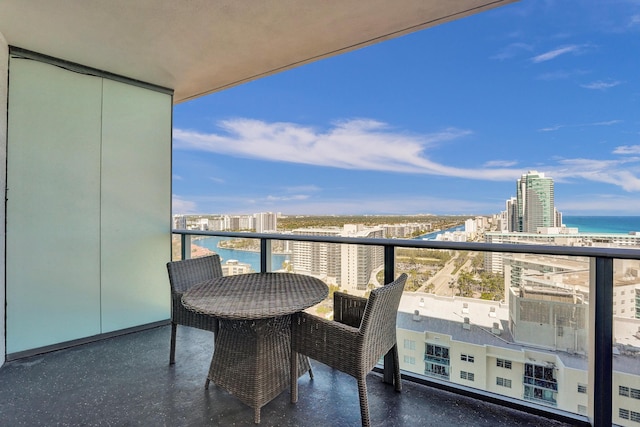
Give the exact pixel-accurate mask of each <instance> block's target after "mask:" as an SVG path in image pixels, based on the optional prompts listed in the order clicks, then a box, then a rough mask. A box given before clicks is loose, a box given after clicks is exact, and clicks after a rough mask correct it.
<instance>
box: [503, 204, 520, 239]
mask: <svg viewBox="0 0 640 427" xmlns="http://www.w3.org/2000/svg"><path fill="white" fill-rule="evenodd" d="M506 208H507V210H506V215H505V216H506V219H507V227H506V230H507V231H518V227H519V225H518V224H519V222H518V199H516V198H515V197H512V198H510V199H509V200H507V202H506Z"/></svg>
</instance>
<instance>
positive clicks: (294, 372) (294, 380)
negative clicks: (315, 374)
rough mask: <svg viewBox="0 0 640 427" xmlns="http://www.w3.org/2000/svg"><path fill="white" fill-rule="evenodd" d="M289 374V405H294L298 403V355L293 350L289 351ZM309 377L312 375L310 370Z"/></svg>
mask: <svg viewBox="0 0 640 427" xmlns="http://www.w3.org/2000/svg"><path fill="white" fill-rule="evenodd" d="M289 374H290V381H291V387H290V392H291V403H296V402H297V401H298V353H296V352H295V351H293V350H292V351H291V369H290V371H289ZM309 375H312V374H311V369H309Z"/></svg>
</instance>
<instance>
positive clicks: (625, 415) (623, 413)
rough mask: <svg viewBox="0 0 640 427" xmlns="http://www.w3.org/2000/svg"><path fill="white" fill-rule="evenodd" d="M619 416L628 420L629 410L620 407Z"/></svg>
mask: <svg viewBox="0 0 640 427" xmlns="http://www.w3.org/2000/svg"><path fill="white" fill-rule="evenodd" d="M618 416H619V417H620V418H624V419H625V420H628V419H629V410H628V409H622V408H620V409H619V410H618Z"/></svg>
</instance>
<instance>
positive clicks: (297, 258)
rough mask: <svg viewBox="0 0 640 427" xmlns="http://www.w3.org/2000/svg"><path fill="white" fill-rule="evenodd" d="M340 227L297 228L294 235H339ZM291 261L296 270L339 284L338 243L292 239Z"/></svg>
mask: <svg viewBox="0 0 640 427" xmlns="http://www.w3.org/2000/svg"><path fill="white" fill-rule="evenodd" d="M341 230H342V229H341V228H338V227H326V228H299V229H295V230H293V231H292V234H295V235H309V236H339V235H340V233H341ZM291 250H292V251H291V263H292V265H293V269H294V271H296V272H299V273H303V274H310V275H314V276H319V277H322V278H323V279H324V280H325V281H326V282H327V283H329V284H337V285H339V284H340V279H341V277H340V263H341V253H340V245H338V244H334V243H324V242H304V241H297V240H296V241H294V242H292V244H291Z"/></svg>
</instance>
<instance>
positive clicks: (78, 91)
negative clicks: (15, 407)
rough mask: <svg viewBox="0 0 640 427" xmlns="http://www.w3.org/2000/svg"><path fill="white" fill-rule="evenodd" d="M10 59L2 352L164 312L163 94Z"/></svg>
mask: <svg viewBox="0 0 640 427" xmlns="http://www.w3.org/2000/svg"><path fill="white" fill-rule="evenodd" d="M10 60H11V64H10V68H11V73H10V83H9V91H10V94H9V98H10V105H9V109H10V112H11V114H10V116H9V120H8V123H7V125H6V128H7V129H8V134H7V138H6V146H7V151H6V152H7V159H8V170H7V186H8V187H9V190H8V201H7V210H6V212H7V214H6V217H7V218H6V219H7V222H6V224H7V226H6V227H7V232H6V247H7V250H6V265H5V270H6V286H5V287H6V302H7V306H6V328H5V329H6V349H5V350H6V352H7V354H8V355H9V357H10V358H12V357H20V356H21V355H20V353H23V352H29V351H31V350H34V349H39V348H43V347H47V346H52V345H53V346H55V345H59V344H60V343H65V342H70V341H74V340H78V339H84V338H87V337H91V336H95V335H98V334H101V333H107V332H113V331H118V330H122V329H127V328H130V327H136V326H141V325H145V324H152V323H154V322H158V321H163V320H166V319H168V318H169V302H170V295H169V283H168V278H167V272H166V267H165V264H166V262H167V261H169V260H170V257H171V233H170V230H171V112H172V100H171V95H170V94H167V93H163V92H157V91H155V90H151V89H149V88H142V87H139V86H135V85H130V84H125V83H124V82H117V81H113V80H109V79H107V78H106V77H101V76H96V75H91V74H85V73H77V72H75V71H71V70H68V69H65V68H62V67H60V66H56V65H53V64H50V63H46V62H42V61H40V60H38V59H25V58H21V57H19V56H11V59H10ZM5 104H6V103H5ZM3 212H4V210H3ZM3 223H4V221H3ZM3 354H4V352H3Z"/></svg>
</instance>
